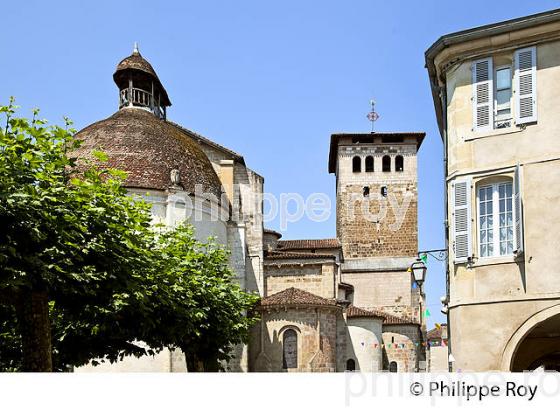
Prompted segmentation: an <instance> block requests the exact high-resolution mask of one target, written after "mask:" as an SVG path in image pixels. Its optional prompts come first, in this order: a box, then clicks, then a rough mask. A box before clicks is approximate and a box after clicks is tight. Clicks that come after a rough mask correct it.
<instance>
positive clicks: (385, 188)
mask: <svg viewBox="0 0 560 410" xmlns="http://www.w3.org/2000/svg"><path fill="white" fill-rule="evenodd" d="M381 196H387V187H386V186H382V187H381Z"/></svg>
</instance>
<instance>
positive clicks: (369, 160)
mask: <svg viewBox="0 0 560 410" xmlns="http://www.w3.org/2000/svg"><path fill="white" fill-rule="evenodd" d="M366 172H373V157H372V156H371V155H370V156H367V157H366Z"/></svg>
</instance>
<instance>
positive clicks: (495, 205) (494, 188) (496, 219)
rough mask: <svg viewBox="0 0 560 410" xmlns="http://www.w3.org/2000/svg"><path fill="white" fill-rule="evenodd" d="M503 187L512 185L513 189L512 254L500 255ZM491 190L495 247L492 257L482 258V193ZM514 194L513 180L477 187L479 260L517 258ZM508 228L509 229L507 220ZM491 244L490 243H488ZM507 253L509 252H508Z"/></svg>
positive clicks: (503, 180) (493, 241)
mask: <svg viewBox="0 0 560 410" xmlns="http://www.w3.org/2000/svg"><path fill="white" fill-rule="evenodd" d="M501 185H510V188H511V196H510V197H509V198H510V203H511V221H512V252H511V253H505V254H503V255H502V254H500V186H501ZM487 188H491V192H492V214H491V215H492V221H493V225H492V242H491V243H492V246H493V253H492V255H488V256H482V250H481V247H482V241H481V237H482V233H481V228H482V226H481V223H480V217H481V213H480V196H481V195H480V191H481V190H482V189H487ZM514 200H515V199H514V192H513V181H512V180H511V179H502V180H499V181H494V182H486V183H484V182H483V183H480V184H477V185H476V214H475V215H476V242H477V255H478V257H479V259H482V260H491V259H497V258H510V257H514V256H515V250H516V245H517V244H516V242H517V238H516V236H515V207H514ZM506 212H508V211H507V203H506ZM506 228H507V218H506ZM486 243H489V242H486ZM506 251H507V250H506Z"/></svg>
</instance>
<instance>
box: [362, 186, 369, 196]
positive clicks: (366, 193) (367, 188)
mask: <svg viewBox="0 0 560 410" xmlns="http://www.w3.org/2000/svg"><path fill="white" fill-rule="evenodd" d="M363 192H364V196H365V197H367V196H369V187H368V186H365V187H364V190H363Z"/></svg>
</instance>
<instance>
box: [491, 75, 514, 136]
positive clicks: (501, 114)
mask: <svg viewBox="0 0 560 410" xmlns="http://www.w3.org/2000/svg"><path fill="white" fill-rule="evenodd" d="M495 77H496V90H495V91H496V98H495V101H494V116H495V117H494V121H495V124H494V128H507V127H511V120H512V117H511V67H510V66H505V67H503V66H502V67H498V68H497V69H496V73H495Z"/></svg>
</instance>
